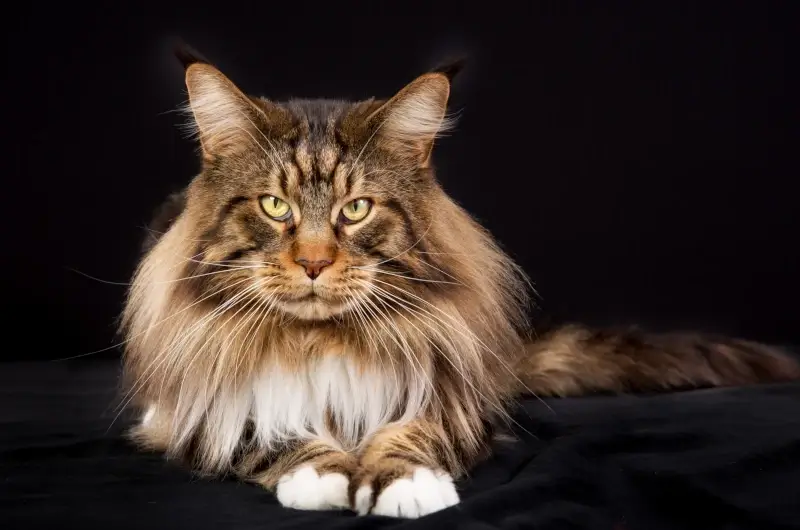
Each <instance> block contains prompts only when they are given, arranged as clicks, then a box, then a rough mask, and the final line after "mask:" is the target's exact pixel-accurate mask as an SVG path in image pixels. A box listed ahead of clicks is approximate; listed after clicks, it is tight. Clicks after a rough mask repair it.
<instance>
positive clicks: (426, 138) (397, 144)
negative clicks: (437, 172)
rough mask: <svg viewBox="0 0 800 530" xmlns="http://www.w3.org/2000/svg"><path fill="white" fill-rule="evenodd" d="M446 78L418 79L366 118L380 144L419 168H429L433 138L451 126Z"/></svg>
mask: <svg viewBox="0 0 800 530" xmlns="http://www.w3.org/2000/svg"><path fill="white" fill-rule="evenodd" d="M448 74H449V73H445V72H442V71H434V72H430V73H427V74H424V75H422V76H420V77H418V78H417V79H415V80H414V81H412V82H411V83H409V84H408V85H406V86H405V87H404V88H403V89H402V90H400V92H398V93H397V94H396V95H395V96H394V97H393V98H391V99H390V100H389V101H387V102H386V103H384V104H383V105H382V106H381V107H380V108H379V109H377V110H376V111H375V112H373V113H372V115H371V116H369V118H367V124H368V127H369V129H370V130H373V131H374V132H375V134H376V135H377V136H378V137H379V139H380V141H383V142H384V143H385V144H386V145H387V146H388V147H389V148H390V149H391V150H393V151H395V152H396V153H399V154H401V155H402V156H403V157H404V158H406V159H408V160H409V161H411V162H412V163H414V164H417V165H419V166H421V167H425V166H427V165H428V164H429V162H430V155H431V150H432V149H433V143H434V141H435V140H436V138H437V137H438V136H440V135H442V134H443V133H445V132H447V130H448V129H450V127H451V126H452V125H453V120H451V119H450V118H449V117H448V116H447V100H448V98H449V97H450V76H449V75H448Z"/></svg>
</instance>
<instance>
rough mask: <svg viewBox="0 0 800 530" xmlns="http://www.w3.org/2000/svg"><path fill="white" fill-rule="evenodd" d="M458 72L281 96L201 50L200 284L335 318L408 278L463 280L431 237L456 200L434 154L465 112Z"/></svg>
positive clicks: (196, 66) (410, 282) (190, 212)
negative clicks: (262, 93)
mask: <svg viewBox="0 0 800 530" xmlns="http://www.w3.org/2000/svg"><path fill="white" fill-rule="evenodd" d="M452 73H453V71H452V70H451V71H435V72H430V73H426V74H424V75H422V76H420V77H418V78H417V79H415V80H414V81H412V82H411V83H410V84H408V85H407V86H405V87H404V88H403V89H402V90H400V91H399V92H398V93H397V94H396V95H395V96H394V97H392V98H390V99H388V100H374V99H370V100H366V101H361V102H356V103H353V102H343V101H331V100H293V101H288V102H285V103H278V102H274V101H270V100H267V99H264V98H255V97H250V96H248V95H246V94H245V93H243V92H242V91H241V90H240V89H239V88H237V87H236V86H235V85H234V83H233V82H232V81H231V80H230V79H228V78H227V77H226V76H225V75H224V74H223V73H222V72H220V71H219V70H218V69H217V68H215V67H214V66H212V65H210V64H207V63H205V62H191V63H189V64H188V65H187V67H186V74H185V76H186V86H187V89H188V94H189V103H188V107H187V110H188V111H189V114H190V116H191V119H192V121H191V124H192V131H193V132H194V133H195V135H196V137H197V139H198V141H199V145H200V148H201V151H202V159H203V169H202V173H201V174H200V175H199V176H198V177H196V178H195V179H194V181H193V182H192V183H191V185H190V186H189V189H188V193H187V200H186V204H185V211H184V213H183V217H185V218H186V219H191V227H190V230H189V232H191V233H190V234H189V236H190V238H191V239H194V240H195V241H196V245H195V246H194V248H192V249H191V254H190V255H187V256H185V257H186V258H187V262H186V263H185V267H183V268H186V270H187V273H188V274H189V275H192V276H194V277H196V278H197V281H196V282H194V286H196V287H198V288H200V289H202V290H203V291H204V292H208V293H210V292H212V291H214V290H219V289H223V288H225V287H226V286H227V287H229V288H230V289H229V293H228V295H229V296H231V295H234V294H241V295H242V300H245V299H246V298H252V297H259V296H263V297H267V298H269V300H270V301H269V304H270V308H271V309H272V310H273V311H276V312H283V313H286V314H289V315H292V316H295V317H299V318H300V319H305V320H320V319H322V320H324V319H328V318H331V317H334V316H336V315H339V314H341V313H343V312H346V311H347V310H348V308H351V307H352V306H353V304H354V303H356V301H357V300H359V299H365V298H369V297H371V296H377V295H379V294H383V295H384V296H385V297H391V296H397V295H398V294H401V293H400V292H398V291H397V288H403V289H406V290H411V291H412V292H413V291H417V290H419V289H422V290H424V289H431V288H440V289H441V288H443V287H444V286H446V285H447V284H448V282H449V283H452V282H453V281H454V279H456V277H457V272H456V271H453V270H451V269H453V268H454V267H453V265H454V263H457V262H458V261H461V260H462V258H461V257H458V256H447V257H445V256H441V255H438V256H437V255H436V254H431V253H430V252H432V251H435V250H436V249H435V248H432V247H431V245H430V244H429V241H431V240H432V239H436V235H435V234H431V233H430V232H431V230H432V229H433V230H434V232H441V227H440V226H435V227H434V226H432V225H433V224H437V225H440V224H441V223H436V221H437V220H441V219H443V216H444V217H446V211H444V210H447V208H448V205H447V204H443V203H442V201H443V200H446V198H445V196H444V194H443V193H442V192H441V190H440V188H439V187H438V186H437V184H436V181H435V179H434V177H433V172H432V171H431V167H430V158H431V150H432V147H433V144H434V140H435V139H436V138H437V136H439V135H441V134H442V133H443V132H444V131H446V130H447V129H448V127H449V126H450V125H451V121H450V120H449V119H448V116H447V114H446V109H447V100H448V96H449V92H450V81H451V77H452ZM450 228H451V229H452V232H451V233H450V234H448V237H455V238H457V237H459V235H458V227H457V226H451V227H450ZM439 237H441V234H440V235H439ZM212 273H218V274H212ZM237 282H239V283H237ZM245 292H246V293H248V294H242V293H245ZM417 294H422V293H417ZM373 309H374V310H376V309H380V306H378V308H373Z"/></svg>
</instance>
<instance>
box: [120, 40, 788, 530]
mask: <svg viewBox="0 0 800 530" xmlns="http://www.w3.org/2000/svg"><path fill="white" fill-rule="evenodd" d="M179 56H180V58H181V59H182V61H183V63H184V68H185V81H186V87H187V90H188V94H189V103H188V109H187V110H188V112H189V113H190V115H191V117H192V119H191V123H192V132H193V133H194V134H195V135H196V138H197V140H198V142H199V148H200V153H201V159H202V170H201V172H200V173H199V174H198V175H197V176H196V177H195V178H194V179H193V180H192V181H191V183H190V184H189V185H188V186H187V187H186V188H185V190H184V191H182V192H180V193H177V194H174V195H173V196H171V197H170V198H169V200H168V201H167V202H166V203H165V205H164V207H163V208H162V209H161V210H160V211H159V212H158V214H157V215H156V217H155V224H154V225H153V230H152V232H151V238H150V239H149V240H148V241H147V242H146V245H145V254H144V257H143V258H142V261H141V262H140V264H139V266H138V268H137V270H136V272H135V275H134V279H133V282H132V284H131V288H130V290H129V293H128V296H127V300H126V304H125V308H124V311H123V314H122V318H121V328H120V329H121V331H122V333H123V334H124V336H125V338H126V348H125V352H124V368H125V370H124V371H125V378H126V381H127V383H128V387H127V388H128V393H127V394H126V397H127V400H128V401H129V402H132V403H133V404H134V405H135V407H136V408H137V410H140V411H141V416H140V419H139V420H137V423H136V425H135V426H134V427H133V429H132V431H131V434H132V436H133V438H134V439H135V440H136V441H137V442H138V443H140V444H141V446H142V447H144V448H147V449H151V450H157V451H161V452H164V453H166V454H167V455H169V456H171V457H175V458H180V459H183V460H185V461H186V462H188V463H189V464H190V465H192V466H193V467H194V468H195V469H196V470H197V471H199V472H202V473H207V474H216V475H222V474H234V475H236V476H238V477H241V478H242V479H243V480H246V481H250V482H254V483H257V484H259V485H261V486H263V487H265V488H268V489H269V490H272V491H274V493H275V495H276V496H277V499H278V500H279V501H280V503H281V504H283V505H284V506H287V507H292V508H297V509H308V510H327V509H351V510H353V511H355V512H357V513H359V514H362V515H363V514H378V515H387V516H394V517H405V518H413V517H419V516H423V515H426V514H429V513H432V512H435V511H438V510H441V509H444V508H447V507H449V506H453V505H455V504H457V503H458V502H459V494H458V491H457V489H456V486H455V481H456V480H458V479H459V478H460V477H462V476H463V475H464V474H465V473H466V472H467V471H468V470H469V469H470V467H471V466H473V465H474V464H475V462H477V461H478V460H479V459H481V458H484V457H485V456H486V455H487V452H488V443H487V442H488V441H489V440H490V436H491V434H492V432H494V430H495V429H496V428H501V427H502V426H503V425H508V421H509V416H508V412H507V411H508V410H509V407H510V406H511V404H512V403H513V401H514V399H515V398H517V397H518V396H520V395H522V394H526V393H535V394H536V395H539V396H574V395H581V394H587V393H590V392H595V391H607V392H628V391H654V390H668V389H679V388H686V387H688V388H691V387H700V386H724V385H740V384H750V383H761V382H769V381H788V380H795V379H800V366H798V363H797V362H796V361H795V360H794V359H793V358H792V357H791V356H789V355H787V354H784V353H783V352H781V351H779V350H777V349H773V348H771V347H769V346H766V345H762V344H758V343H752V342H749V341H744V340H737V339H730V338H726V337H709V336H703V335H698V334H691V333H667V334H657V335H650V334H646V333H644V332H640V331H637V330H621V331H595V330H591V329H589V328H586V327H582V326H565V327H561V328H556V329H554V330H552V331H550V332H548V333H545V334H539V335H538V336H534V335H533V333H532V331H531V325H530V324H529V318H528V312H527V308H528V302H529V297H530V293H531V289H530V287H529V282H528V281H527V278H526V276H525V274H524V273H523V271H522V270H521V269H520V268H519V267H518V266H517V265H516V264H515V263H514V262H513V261H512V260H511V259H510V258H509V256H507V255H506V254H505V253H504V252H503V251H502V250H501V249H500V247H499V246H498V244H497V243H496V242H495V241H494V239H493V238H492V236H491V235H490V234H489V233H488V232H487V231H486V230H485V229H484V228H482V227H481V226H480V225H479V224H478V223H477V222H476V221H474V220H473V219H472V218H471V217H470V215H469V214H468V213H467V212H466V211H465V210H464V209H462V208H461V207H460V206H458V205H457V204H456V203H455V202H454V201H453V200H452V199H450V198H449V197H448V195H447V194H446V193H445V191H444V190H443V189H442V188H441V187H440V185H439V184H438V183H437V180H436V178H435V175H434V169H433V166H432V163H431V153H432V149H433V145H434V142H435V140H436V138H438V137H439V136H440V135H442V134H443V133H444V132H446V131H447V130H448V128H450V127H451V126H452V124H453V123H452V120H451V119H450V118H449V116H448V114H447V103H448V98H449V93H450V87H451V82H452V79H453V77H454V76H455V75H456V73H457V72H458V70H459V69H460V63H454V64H453V65H451V66H450V67H447V68H440V69H434V70H432V71H429V72H427V73H424V74H423V75H421V76H419V77H418V78H417V79H415V80H413V81H412V82H411V83H409V84H408V85H406V86H405V87H404V88H402V89H401V90H400V91H399V92H398V93H396V94H395V95H394V96H393V97H391V98H388V99H385V100H378V99H367V100H364V101H359V102H345V101H334V100H291V101H287V102H282V103H279V102H275V101H271V100H268V99H264V98H257V97H251V96H248V95H246V94H245V93H244V92H242V91H241V90H240V89H239V88H237V86H236V85H235V84H234V83H233V82H232V81H231V80H230V79H229V78H228V77H226V76H225V75H224V74H223V73H222V72H221V71H220V70H219V69H217V68H216V67H215V66H213V65H212V63H211V62H209V61H207V60H205V59H203V58H202V57H200V56H199V55H197V54H193V53H191V52H189V51H188V50H187V49H184V51H183V52H181V53H180V54H179Z"/></svg>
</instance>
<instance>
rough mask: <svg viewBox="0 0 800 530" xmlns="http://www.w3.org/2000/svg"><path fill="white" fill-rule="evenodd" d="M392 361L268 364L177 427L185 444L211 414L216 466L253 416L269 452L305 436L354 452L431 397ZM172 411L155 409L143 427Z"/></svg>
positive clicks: (192, 410)
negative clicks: (300, 365) (375, 364)
mask: <svg viewBox="0 0 800 530" xmlns="http://www.w3.org/2000/svg"><path fill="white" fill-rule="evenodd" d="M387 364H389V366H388V367H387V368H386V369H385V370H380V369H378V368H374V367H373V368H363V367H361V368H360V367H358V366H357V365H356V364H354V363H353V362H352V361H350V360H349V359H348V358H347V357H346V356H342V355H328V356H324V357H321V358H320V359H318V360H315V361H311V362H309V363H308V364H306V365H305V366H304V367H303V368H302V369H295V370H288V369H286V368H284V367H282V366H280V365H279V364H277V363H275V364H272V363H270V364H266V365H265V366H263V367H262V369H261V370H260V371H259V372H258V373H256V374H254V376H253V379H252V382H251V384H250V385H247V386H246V387H245V389H244V391H243V392H241V393H239V394H238V395H232V394H230V393H227V392H225V391H221V392H220V393H219V394H217V396H216V398H214V399H212V400H211V402H210V403H208V404H207V405H205V406H204V405H203V402H204V400H197V399H196V400H195V401H194V402H193V403H192V404H191V405H189V410H187V413H185V414H181V413H178V414H177V415H171V416H172V425H173V429H172V430H173V433H174V434H176V435H177V436H176V438H175V439H177V440H185V439H187V436H188V434H189V433H191V432H192V430H193V429H194V428H195V427H196V426H198V422H199V421H200V420H201V418H202V417H205V419H206V422H207V424H206V426H205V432H206V440H207V443H209V447H208V450H209V457H210V458H211V459H212V460H213V461H216V462H222V461H226V460H227V459H228V458H230V456H231V455H232V454H233V451H234V449H235V447H236V445H237V443H238V441H239V439H240V437H241V434H242V432H243V431H244V424H245V421H246V419H247V418H248V417H249V418H250V419H251V420H252V421H253V422H254V424H255V430H256V433H257V436H258V440H259V444H260V445H261V446H264V447H270V448H278V447H279V446H280V445H281V443H283V442H285V441H289V440H296V439H298V438H300V439H320V440H324V441H327V442H329V443H331V444H332V445H334V446H338V447H341V448H342V449H353V448H356V447H357V446H358V444H359V443H360V442H361V441H362V440H364V439H366V438H367V437H369V435H370V434H372V433H374V432H376V431H377V430H379V429H380V428H381V427H383V426H385V425H387V424H388V423H390V422H392V421H393V420H394V421H400V422H404V421H408V420H411V419H413V418H414V417H415V416H417V414H418V412H419V411H420V409H421V408H422V407H423V406H424V403H425V401H426V399H427V395H428V392H427V391H426V390H427V388H428V387H427V385H426V384H425V383H426V380H425V379H424V378H420V377H409V378H403V377H402V376H401V375H400V374H395V373H394V372H393V370H392V368H391V363H387ZM195 395H196V396H201V395H203V394H202V392H199V393H198V394H195ZM166 412H167V411H165V410H163V409H161V408H160V407H158V408H156V407H151V408H150V409H149V410H148V411H147V413H146V414H145V416H144V417H143V419H142V423H143V424H145V425H147V424H148V423H150V422H152V421H156V420H154V416H162V414H164V413H166ZM158 421H160V420H158ZM330 421H333V422H334V425H335V429H330Z"/></svg>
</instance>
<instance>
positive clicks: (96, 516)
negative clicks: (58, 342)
mask: <svg viewBox="0 0 800 530" xmlns="http://www.w3.org/2000/svg"><path fill="white" fill-rule="evenodd" d="M117 373H118V366H117V365H116V364H113V363H102V362H94V363H76V362H70V363H27V364H25V363H23V364H5V365H2V366H1V367H0V396H1V399H0V406H2V408H1V409H0V440H1V441H0V470H1V472H0V478H2V480H1V481H0V528H4V529H16V528H26V529H30V528H52V529H55V528H59V529H60V528H76V529H77V528H83V529H93V528H107V529H122V528H137V529H139V530H144V529H155V528H170V529H183V528H192V529H205V528H215V529H217V528H220V529H251V528H252V529H255V528H259V529H263V528H279V529H283V528H292V529H306V528H309V529H322V528H388V527H393V528H412V529H413V528H437V529H444V528H468V529H476V530H477V529H491V528H520V529H521V528H534V529H571V528H580V529H595V528H596V529H609V530H634V529H644V530H661V529H695V528H696V529H703V530H710V529H717V528H719V529H744V528H747V529H757V530H763V529H771V528H775V529H779V528H798V527H800V384H787V385H764V386H759V387H749V388H738V389H712V390H697V391H691V392H681V393H674V394H669V395H659V396H622V397H605V396H602V397H586V398H574V399H562V400H556V399H553V400H546V402H547V404H548V405H549V407H550V408H551V409H552V410H550V409H548V408H547V407H546V406H545V405H543V404H542V403H541V402H540V401H538V400H536V399H528V400H525V401H524V402H523V404H522V405H523V406H522V407H521V410H520V411H519V412H518V413H517V414H516V420H517V421H518V422H519V423H520V424H521V425H522V426H523V427H524V429H525V430H527V431H529V434H527V433H525V432H522V431H521V433H520V434H521V436H522V438H523V439H522V441H519V442H516V443H505V442H503V443H499V444H497V446H496V447H495V454H494V456H493V457H492V458H491V459H490V460H489V461H487V462H484V463H483V464H481V465H479V466H478V467H477V468H476V469H474V471H473V473H472V475H471V477H470V478H469V479H468V480H465V481H463V482H462V483H460V484H459V487H460V492H461V495H462V503H461V504H460V505H458V506H455V507H453V508H451V509H448V510H445V511H443V512H439V513H436V514H433V515H431V516H428V517H425V518H422V519H419V520H415V521H407V520H392V519H388V518H380V517H357V516H355V515H353V514H350V513H320V512H300V511H293V510H288V509H284V508H282V507H280V506H279V505H278V504H277V501H276V500H275V499H274V498H273V497H272V496H271V495H270V494H269V493H267V492H264V491H262V490H261V489H259V488H258V487H256V486H251V485H247V484H241V483H237V482H236V481H233V480H208V479H200V478H197V477H194V476H192V475H191V474H190V473H189V472H187V471H186V470H184V469H182V468H180V467H178V466H177V465H174V464H170V463H167V462H165V461H164V460H163V459H162V458H161V457H160V456H158V455H153V454H142V453H139V452H137V451H136V450H135V449H134V448H133V447H132V446H130V445H129V444H128V443H127V442H126V441H125V440H124V439H123V438H122V437H121V432H122V430H123V428H124V424H125V421H126V420H125V418H120V419H118V420H117V421H116V422H115V423H114V424H113V425H112V419H113V418H114V410H113V409H114V405H115V401H114V393H115V390H116V385H117Z"/></svg>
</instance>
